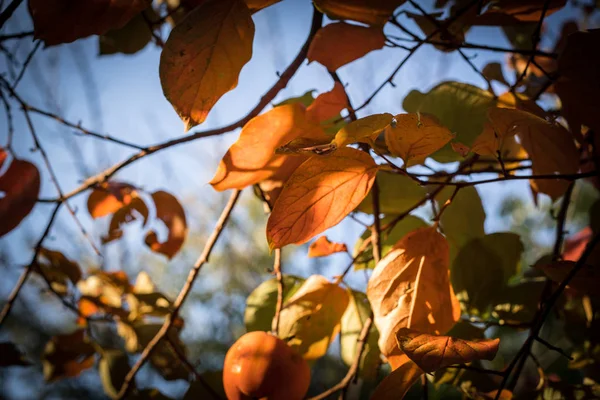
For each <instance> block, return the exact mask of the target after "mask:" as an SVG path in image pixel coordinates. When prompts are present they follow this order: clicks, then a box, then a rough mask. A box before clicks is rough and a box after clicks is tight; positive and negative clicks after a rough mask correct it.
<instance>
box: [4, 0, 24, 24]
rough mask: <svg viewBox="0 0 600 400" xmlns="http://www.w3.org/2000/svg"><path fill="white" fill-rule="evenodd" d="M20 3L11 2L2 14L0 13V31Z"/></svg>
mask: <svg viewBox="0 0 600 400" xmlns="http://www.w3.org/2000/svg"><path fill="white" fill-rule="evenodd" d="M22 2H23V0H13V1H11V3H10V4H9V5H8V6H6V8H5V9H4V10H2V13H0V29H2V27H3V26H4V23H5V22H6V21H8V20H9V19H10V17H12V15H13V13H14V12H15V10H16V9H17V8H19V6H20V5H21V3H22Z"/></svg>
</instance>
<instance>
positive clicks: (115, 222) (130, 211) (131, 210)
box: [102, 197, 149, 243]
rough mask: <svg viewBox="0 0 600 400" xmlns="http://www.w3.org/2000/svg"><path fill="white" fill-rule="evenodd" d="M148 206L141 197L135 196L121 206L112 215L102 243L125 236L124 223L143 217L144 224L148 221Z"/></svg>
mask: <svg viewBox="0 0 600 400" xmlns="http://www.w3.org/2000/svg"><path fill="white" fill-rule="evenodd" d="M148 215H149V211H148V206H146V203H145V202H144V200H142V199H141V197H134V198H133V199H132V200H131V201H130V202H129V203H128V204H127V205H125V206H123V207H121V208H119V209H118V210H117V211H116V212H115V213H114V214H113V216H112V218H111V220H110V224H109V226H108V233H107V234H106V236H103V237H102V243H108V242H111V241H113V240H115V239H119V238H121V237H122V236H123V229H122V228H121V227H122V226H123V225H124V224H126V223H129V222H132V221H135V220H137V219H138V218H139V217H142V219H143V221H142V225H144V226H145V225H146V223H147V222H148Z"/></svg>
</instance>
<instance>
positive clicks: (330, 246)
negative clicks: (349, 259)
mask: <svg viewBox="0 0 600 400" xmlns="http://www.w3.org/2000/svg"><path fill="white" fill-rule="evenodd" d="M346 251H348V248H347V247H346V245H345V244H344V243H335V242H330V241H329V239H327V236H321V237H319V238H317V240H315V241H314V242H312V243H311V244H310V246H309V248H308V257H327V256H328V255H331V254H335V253H344V252H346Z"/></svg>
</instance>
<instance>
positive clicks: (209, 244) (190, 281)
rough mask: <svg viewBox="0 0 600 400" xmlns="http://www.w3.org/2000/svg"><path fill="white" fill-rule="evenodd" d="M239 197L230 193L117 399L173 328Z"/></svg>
mask: <svg viewBox="0 0 600 400" xmlns="http://www.w3.org/2000/svg"><path fill="white" fill-rule="evenodd" d="M239 197H240V191H239V190H234V191H233V192H232V193H231V196H230V197H229V201H228V202H227V205H226V206H225V208H224V209H223V212H222V213H221V216H220V217H219V220H218V221H217V224H216V226H215V228H214V230H213V232H212V234H211V235H210V237H209V238H208V240H207V241H206V244H205V246H204V250H203V251H202V254H201V255H200V257H199V258H198V260H197V261H196V263H195V264H194V266H193V268H192V270H191V271H190V273H189V274H188V277H187V280H186V281H185V284H184V285H183V287H182V288H181V290H180V291H179V295H178V296H177V299H176V300H175V302H174V303H173V311H172V312H171V313H170V314H169V315H168V316H167V317H166V318H165V322H164V323H163V325H162V327H161V328H160V330H159V331H158V332H157V333H156V335H155V336H154V338H152V340H151V341H150V342H149V343H148V345H147V346H146V347H145V348H144V350H143V351H142V353H141V354H140V357H139V358H138V360H137V362H136V363H135V365H134V366H133V368H131V370H130V371H129V372H128V373H127V375H126V376H125V379H124V381H123V385H122V386H121V388H120V389H119V392H118V394H117V398H118V399H123V398H125V396H127V393H129V390H130V389H131V386H132V383H133V381H134V380H135V376H136V374H137V373H138V371H139V370H140V368H142V366H143V365H144V364H145V363H146V361H147V360H148V358H149V357H150V356H151V355H152V353H153V352H154V349H155V348H156V346H157V345H158V343H159V342H160V341H161V340H162V339H163V338H164V337H165V336H166V335H167V333H168V332H169V329H170V328H171V327H172V326H173V323H174V322H175V321H176V319H177V317H178V315H179V311H180V310H181V307H182V306H183V303H184V302H185V299H186V298H187V296H188V295H189V293H190V291H191V290H192V287H193V285H194V282H195V280H196V277H197V276H198V273H200V270H201V268H202V266H203V265H204V264H205V263H207V262H208V259H209V257H210V254H211V252H212V250H213V248H214V246H215V244H216V243H217V240H218V239H219V237H220V236H221V233H222V232H223V228H225V225H226V223H227V221H228V220H229V217H230V215H231V212H232V211H233V208H234V207H235V204H236V203H237V201H238V199H239Z"/></svg>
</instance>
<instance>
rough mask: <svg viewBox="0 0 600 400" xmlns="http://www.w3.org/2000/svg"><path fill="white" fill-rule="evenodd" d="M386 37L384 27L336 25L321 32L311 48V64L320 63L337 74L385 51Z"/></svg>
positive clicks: (329, 26)
mask: <svg viewBox="0 0 600 400" xmlns="http://www.w3.org/2000/svg"><path fill="white" fill-rule="evenodd" d="M384 45H385V36H384V35H383V30H382V29H381V28H380V27H365V26H358V25H350V24H347V23H345V22H336V23H333V24H329V25H327V26H324V27H323V28H321V29H319V31H318V32H317V34H316V35H315V38H314V39H313V41H312V42H311V43H310V47H309V48H308V55H307V58H308V61H309V62H312V61H317V62H319V63H320V64H322V65H324V66H325V67H326V68H327V69H328V70H330V71H335V70H337V69H338V68H340V67H341V66H344V65H346V64H348V63H350V62H352V61H354V60H358V59H359V58H361V57H363V56H365V55H366V54H367V53H369V52H371V51H373V50H378V49H381V48H383V46H384Z"/></svg>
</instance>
